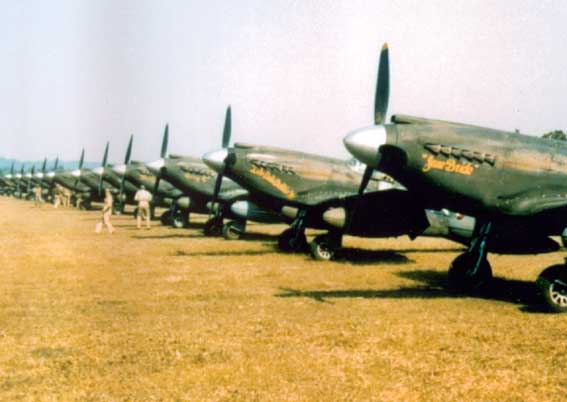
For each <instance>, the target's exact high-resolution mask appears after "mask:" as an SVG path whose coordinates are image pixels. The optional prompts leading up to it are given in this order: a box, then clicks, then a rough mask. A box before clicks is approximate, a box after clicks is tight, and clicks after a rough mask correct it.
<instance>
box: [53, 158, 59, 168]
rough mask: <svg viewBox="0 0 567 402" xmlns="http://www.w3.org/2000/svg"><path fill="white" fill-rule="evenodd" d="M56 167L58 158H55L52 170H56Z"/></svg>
mask: <svg viewBox="0 0 567 402" xmlns="http://www.w3.org/2000/svg"><path fill="white" fill-rule="evenodd" d="M57 165H59V156H58V157H57V158H55V165H53V170H54V171H55V170H57Z"/></svg>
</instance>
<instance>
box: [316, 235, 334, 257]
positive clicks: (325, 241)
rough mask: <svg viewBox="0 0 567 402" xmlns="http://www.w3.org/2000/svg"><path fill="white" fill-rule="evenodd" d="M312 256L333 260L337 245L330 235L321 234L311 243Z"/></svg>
mask: <svg viewBox="0 0 567 402" xmlns="http://www.w3.org/2000/svg"><path fill="white" fill-rule="evenodd" d="M309 246H310V249H311V257H313V259H315V260H317V261H331V260H332V259H333V258H335V252H336V247H335V244H334V243H333V241H332V240H331V239H330V238H329V236H328V235H319V236H317V237H315V238H314V239H313V241H312V242H311V244H310V245H309Z"/></svg>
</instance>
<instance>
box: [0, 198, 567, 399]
mask: <svg viewBox="0 0 567 402" xmlns="http://www.w3.org/2000/svg"><path fill="white" fill-rule="evenodd" d="M0 211H1V212H2V214H1V215H0V223H1V226H0V236H1V237H0V238H1V243H0V258H1V262H2V263H1V264H0V399H1V400H5V401H19V400H24V401H26V400H29V401H32V400H33V401H185V400H187V401H426V400H434V401H438V400H443V401H553V400H556V401H563V400H565V399H567V350H566V349H567V347H566V345H567V338H566V336H567V316H565V315H552V314H542V313H539V312H538V311H537V309H533V308H532V307H531V306H532V304H533V301H534V294H533V291H534V289H533V287H532V284H531V281H533V280H534V279H535V278H536V277H537V275H538V273H539V272H540V271H541V270H542V269H543V268H544V267H545V266H548V265H551V264H553V263H556V262H559V261H561V260H562V257H563V254H564V253H554V254H549V255H540V256H491V257H490V260H491V262H492V265H493V268H494V272H495V275H496V276H497V277H498V279H497V280H496V281H495V283H494V284H493V286H492V289H491V290H489V291H487V292H486V293H484V294H483V295H479V296H478V297H461V296H460V295H458V294H452V293H450V292H448V291H447V290H446V289H445V280H446V267H447V266H448V264H449V262H450V261H451V259H452V258H454V257H455V256H456V255H457V253H458V252H459V251H460V246H458V245H455V244H453V243H451V242H448V241H444V240H437V239H418V240H417V241H414V242H411V241H409V240H406V239H405V238H403V239H388V240H363V239H353V238H348V239H346V242H345V243H346V246H347V247H350V248H353V247H360V248H362V249H364V250H366V251H363V252H360V253H355V252H354V251H352V250H347V252H346V255H345V256H344V257H343V259H342V260H341V261H337V262H332V263H326V264H325V263H318V262H314V261H311V260H310V259H309V258H307V257H305V256H302V255H284V254H280V253H278V252H276V250H275V248H274V240H275V235H276V234H277V233H278V232H279V231H281V230H282V227H281V226H271V227H270V226H261V225H254V226H250V227H249V229H250V232H252V233H254V234H252V235H249V240H242V241H234V242H227V241H225V240H222V239H210V238H204V237H202V236H201V232H200V229H199V228H196V229H190V230H175V229H170V228H164V227H161V226H159V224H155V226H154V228H153V229H152V230H150V231H145V230H141V231H137V230H135V229H134V221H133V220H132V218H131V217H129V216H128V217H126V216H125V217H120V218H117V219H115V220H114V221H115V223H116V224H117V226H118V227H117V229H118V232H117V233H116V234H115V235H113V236H110V235H108V234H102V235H95V234H94V226H95V223H96V220H97V219H98V213H97V212H78V211H74V210H73V211H71V210H54V209H52V208H50V207H47V206H46V207H44V208H42V209H41V210H37V209H34V208H33V206H32V204H31V203H28V202H24V201H18V200H13V199H6V198H1V199H0Z"/></svg>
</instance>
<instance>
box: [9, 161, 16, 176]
mask: <svg viewBox="0 0 567 402" xmlns="http://www.w3.org/2000/svg"><path fill="white" fill-rule="evenodd" d="M15 163H16V162H14V161H13V162H12V167H11V168H10V174H11V175H12V178H14V164H15Z"/></svg>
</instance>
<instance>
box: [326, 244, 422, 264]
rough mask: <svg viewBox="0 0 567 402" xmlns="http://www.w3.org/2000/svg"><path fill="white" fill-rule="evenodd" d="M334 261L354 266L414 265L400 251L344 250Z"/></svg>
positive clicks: (338, 252)
mask: <svg viewBox="0 0 567 402" xmlns="http://www.w3.org/2000/svg"><path fill="white" fill-rule="evenodd" d="M334 261H337V262H346V263H349V264H353V265H364V264H371V263H381V264H391V265H401V264H409V263H412V262H413V260H411V259H409V258H408V257H406V256H405V255H403V254H400V252H399V251H397V250H396V251H394V250H362V249H356V248H343V249H340V250H337V252H336V254H335V258H334Z"/></svg>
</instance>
